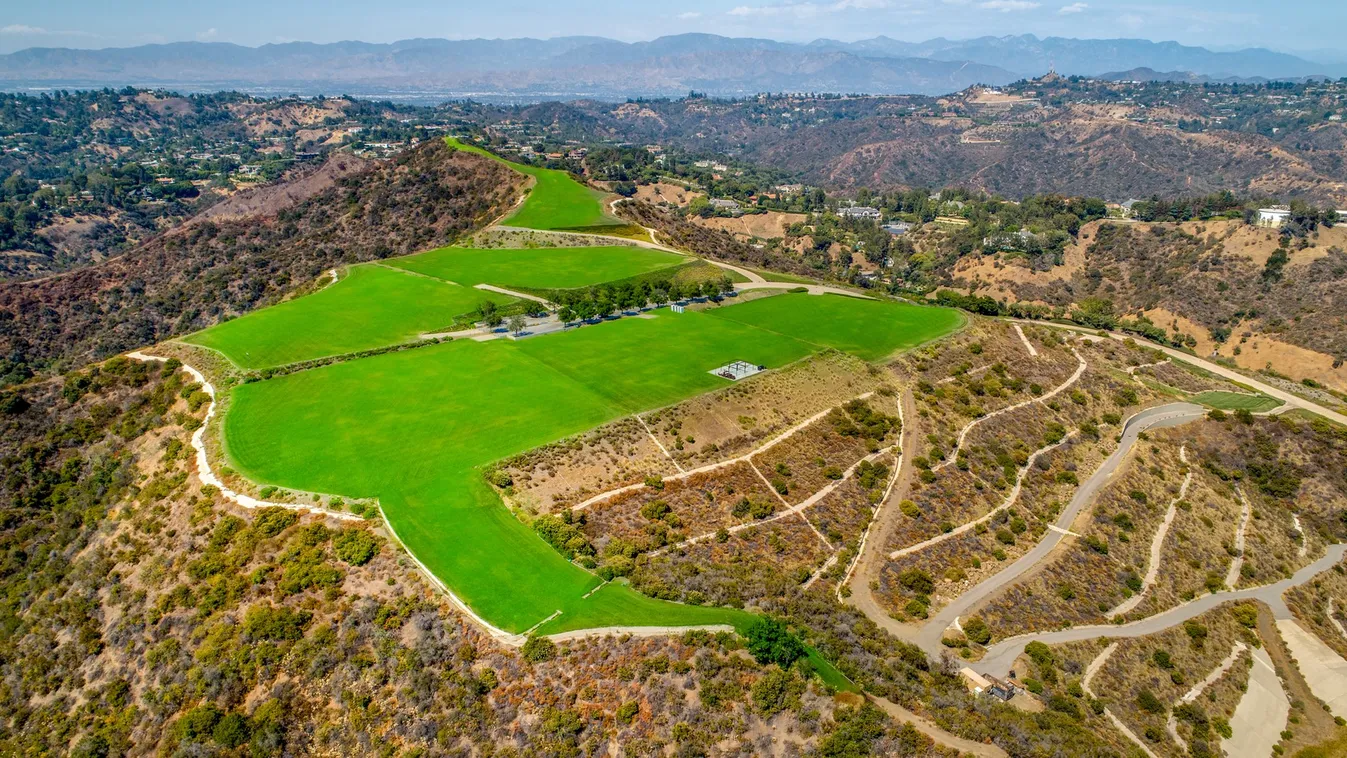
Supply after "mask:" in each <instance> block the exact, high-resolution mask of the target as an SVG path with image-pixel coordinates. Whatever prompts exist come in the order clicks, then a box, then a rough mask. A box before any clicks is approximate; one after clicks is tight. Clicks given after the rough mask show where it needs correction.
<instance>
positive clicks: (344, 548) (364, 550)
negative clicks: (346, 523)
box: [332, 528, 379, 566]
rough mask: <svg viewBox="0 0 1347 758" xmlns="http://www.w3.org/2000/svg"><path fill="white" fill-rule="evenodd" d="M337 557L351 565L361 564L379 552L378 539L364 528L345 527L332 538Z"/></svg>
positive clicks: (367, 561)
mask: <svg viewBox="0 0 1347 758" xmlns="http://www.w3.org/2000/svg"><path fill="white" fill-rule="evenodd" d="M332 548H333V549H334V550H336V552H337V557H338V558H340V559H341V560H343V561H345V562H347V563H349V564H350V565H352V566H363V565H365V564H366V563H369V562H370V560H371V559H373V558H374V556H375V555H377V554H378V552H379V541H378V540H377V539H376V538H375V537H374V535H372V534H370V533H369V532H367V531H365V530H364V529H356V528H346V529H342V530H341V531H339V532H337V534H336V536H334V537H333V538H332Z"/></svg>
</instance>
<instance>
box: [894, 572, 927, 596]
mask: <svg viewBox="0 0 1347 758" xmlns="http://www.w3.org/2000/svg"><path fill="white" fill-rule="evenodd" d="M898 583H899V584H901V585H903V586H904V587H906V588H907V589H909V590H911V591H912V592H915V593H917V594H918V595H929V594H931V593H932V592H934V591H935V581H934V580H932V579H931V575H930V574H928V573H926V572H925V571H922V570H921V569H915V568H914V569H908V570H907V571H904V572H903V573H902V574H900V575H899V576H898Z"/></svg>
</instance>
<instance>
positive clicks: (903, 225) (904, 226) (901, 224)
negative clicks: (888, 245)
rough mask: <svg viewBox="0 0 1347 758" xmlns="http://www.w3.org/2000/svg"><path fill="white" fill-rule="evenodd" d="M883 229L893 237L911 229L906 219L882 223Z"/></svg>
mask: <svg viewBox="0 0 1347 758" xmlns="http://www.w3.org/2000/svg"><path fill="white" fill-rule="evenodd" d="M884 231H886V232H888V233H889V234H892V235H893V236H895V237H901V236H903V235H904V234H907V233H908V232H910V231H912V225H911V224H909V223H907V222H906V221H893V222H890V223H887V224H885V225H884Z"/></svg>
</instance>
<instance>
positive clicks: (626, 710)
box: [617, 702, 641, 724]
mask: <svg viewBox="0 0 1347 758" xmlns="http://www.w3.org/2000/svg"><path fill="white" fill-rule="evenodd" d="M640 712H641V706H640V704H639V703H636V702H626V703H623V704H622V705H619V706H618V707H617V721H618V723H620V724H630V723H631V722H632V721H634V720H635V719H636V714H638V713H640Z"/></svg>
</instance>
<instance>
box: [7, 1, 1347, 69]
mask: <svg viewBox="0 0 1347 758" xmlns="http://www.w3.org/2000/svg"><path fill="white" fill-rule="evenodd" d="M6 4H7V5H9V6H10V7H9V8H8V9H5V10H0V53H3V52H12V51H14V50H20V49H23V48H26V47H92V48H97V47H125V46H131V45H140V44H146V43H155V42H175V41H183V40H203V41H221V42H236V43H239V44H243V45H261V44H265V43H268V42H286V41H292V40H304V41H311V42H333V41H337V40H344V39H359V40H363V41H366V42H391V41H393V40H397V39H405V38H408V37H446V38H449V39H463V38H471V37H524V36H528V37H556V36H562V35H568V34H594V35H600V36H605V37H612V38H615V39H622V40H628V41H632V40H642V39H652V38H654V37H658V36H661V35H665V34H677V33H682V32H711V33H716V34H724V35H729V36H755V37H771V38H774V39H782V40H800V41H803V40H810V39H814V38H817V37H832V38H836V39H842V40H855V39H862V38H866V37H873V36H875V35H878V34H884V35H888V36H890V37H894V38H896V39H903V40H909V41H917V40H922V39H928V38H931V37H940V36H944V37H950V38H966V37H975V36H981V35H984V34H990V35H1003V34H1024V33H1032V34H1037V35H1039V36H1046V35H1060V36H1070V37H1096V38H1097V37H1141V38H1146V39H1153V40H1171V39H1172V40H1177V41H1179V42H1183V43H1185V44H1194V45H1205V46H1208V47H1213V48H1220V49H1225V48H1230V47H1243V46H1262V47H1271V48H1274V49H1279V50H1287V51H1308V50H1319V51H1322V50H1330V51H1336V52H1335V53H1334V54H1332V55H1330V54H1321V56H1320V57H1337V58H1339V59H1347V43H1344V42H1343V40H1344V39H1347V2H1343V0H1291V2H1280V3H1275V2H1274V3H1270V2H1266V1H1265V0H1263V1H1256V0H1174V1H1173V2H1165V1H1164V0H1136V1H1135V2H1125V1H1123V0H725V1H716V0H682V1H681V2H672V3H670V2H659V3H652V2H641V1H640V0H593V1H591V2H567V1H566V0H495V1H494V2H480V1H478V2H462V1H461V0H440V1H439V2H428V1H426V0H385V1H384V2H370V0H358V1H357V0H323V1H322V2H319V1H318V0H298V1H296V2H285V1H284V0H280V1H278V0H270V1H264V0H229V1H228V2H213V3H199V2H191V0H188V1H187V2H183V0H171V1H170V0H139V1H137V0H120V1H119V2H108V0H45V1H43V2H30V3H24V4H22V5H20V4H19V3H18V2H10V3H6Z"/></svg>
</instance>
